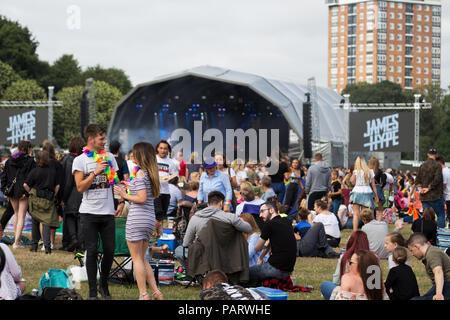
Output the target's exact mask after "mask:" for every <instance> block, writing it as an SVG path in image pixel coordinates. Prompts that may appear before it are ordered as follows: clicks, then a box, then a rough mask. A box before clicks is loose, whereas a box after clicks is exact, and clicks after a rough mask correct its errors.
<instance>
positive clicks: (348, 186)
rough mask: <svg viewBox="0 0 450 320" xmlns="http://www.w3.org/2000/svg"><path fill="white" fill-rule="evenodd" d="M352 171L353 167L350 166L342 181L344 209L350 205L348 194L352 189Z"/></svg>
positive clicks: (352, 165)
mask: <svg viewBox="0 0 450 320" xmlns="http://www.w3.org/2000/svg"><path fill="white" fill-rule="evenodd" d="M353 170H355V165H354V164H351V165H350V168H349V169H348V170H347V171H346V173H345V176H344V179H342V197H343V200H344V204H345V206H346V207H347V206H348V205H349V204H350V192H351V191H352V189H353V187H354V185H353V184H352V176H353Z"/></svg>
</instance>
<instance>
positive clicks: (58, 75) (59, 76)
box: [40, 54, 81, 93]
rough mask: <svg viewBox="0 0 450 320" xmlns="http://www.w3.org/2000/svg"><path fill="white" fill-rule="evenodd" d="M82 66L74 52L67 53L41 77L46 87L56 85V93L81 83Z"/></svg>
mask: <svg viewBox="0 0 450 320" xmlns="http://www.w3.org/2000/svg"><path fill="white" fill-rule="evenodd" d="M80 77H81V67H80V66H79V64H78V61H77V60H76V59H75V58H74V56H73V55H72V54H65V55H63V56H61V57H60V58H59V59H57V60H56V61H55V62H54V63H53V65H51V66H50V68H49V70H48V73H47V74H46V75H45V76H43V77H42V78H41V79H40V83H41V85H42V86H43V87H44V88H47V87H48V86H54V87H55V91H54V92H55V93H56V92H58V91H59V90H61V89H62V88H63V87H72V86H75V85H77V84H79V81H80Z"/></svg>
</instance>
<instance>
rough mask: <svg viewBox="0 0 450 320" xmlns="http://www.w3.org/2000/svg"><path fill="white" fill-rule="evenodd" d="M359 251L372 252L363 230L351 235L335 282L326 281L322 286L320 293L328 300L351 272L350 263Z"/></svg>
mask: <svg viewBox="0 0 450 320" xmlns="http://www.w3.org/2000/svg"><path fill="white" fill-rule="evenodd" d="M358 250H370V247H369V239H367V234H366V233H365V232H364V231H361V230H357V231H353V232H352V234H351V235H350V238H349V239H348V241H347V246H346V250H345V252H344V253H342V254H341V256H340V257H339V260H338V262H337V264H336V270H335V271H334V274H333V282H330V281H324V282H322V283H321V284H320V291H321V292H322V295H323V297H324V298H325V299H326V300H328V299H330V296H331V292H332V291H333V289H334V288H336V287H337V286H338V285H340V284H341V278H342V276H343V275H344V274H345V273H347V272H349V271H350V265H349V261H350V259H351V257H352V255H353V254H354V253H355V252H356V251H358Z"/></svg>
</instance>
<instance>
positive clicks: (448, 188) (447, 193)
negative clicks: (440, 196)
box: [436, 155, 450, 223]
mask: <svg viewBox="0 0 450 320" xmlns="http://www.w3.org/2000/svg"><path fill="white" fill-rule="evenodd" d="M436 161H437V162H438V163H439V164H440V165H441V167H442V180H443V182H444V201H445V206H446V207H447V223H450V169H449V168H447V167H446V166H445V159H444V156H442V155H440V156H438V157H437V158H436Z"/></svg>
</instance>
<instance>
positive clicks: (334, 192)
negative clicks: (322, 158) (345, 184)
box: [328, 170, 343, 230]
mask: <svg viewBox="0 0 450 320" xmlns="http://www.w3.org/2000/svg"><path fill="white" fill-rule="evenodd" d="M338 178H339V173H338V171H337V170H333V171H331V190H330V192H328V196H329V197H330V198H331V204H330V212H332V213H333V214H334V215H335V216H336V218H337V219H338V222H339V229H340V230H342V228H343V226H342V225H341V219H339V215H338V213H339V207H340V206H341V204H342V184H341V183H340V182H339V180H338Z"/></svg>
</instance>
